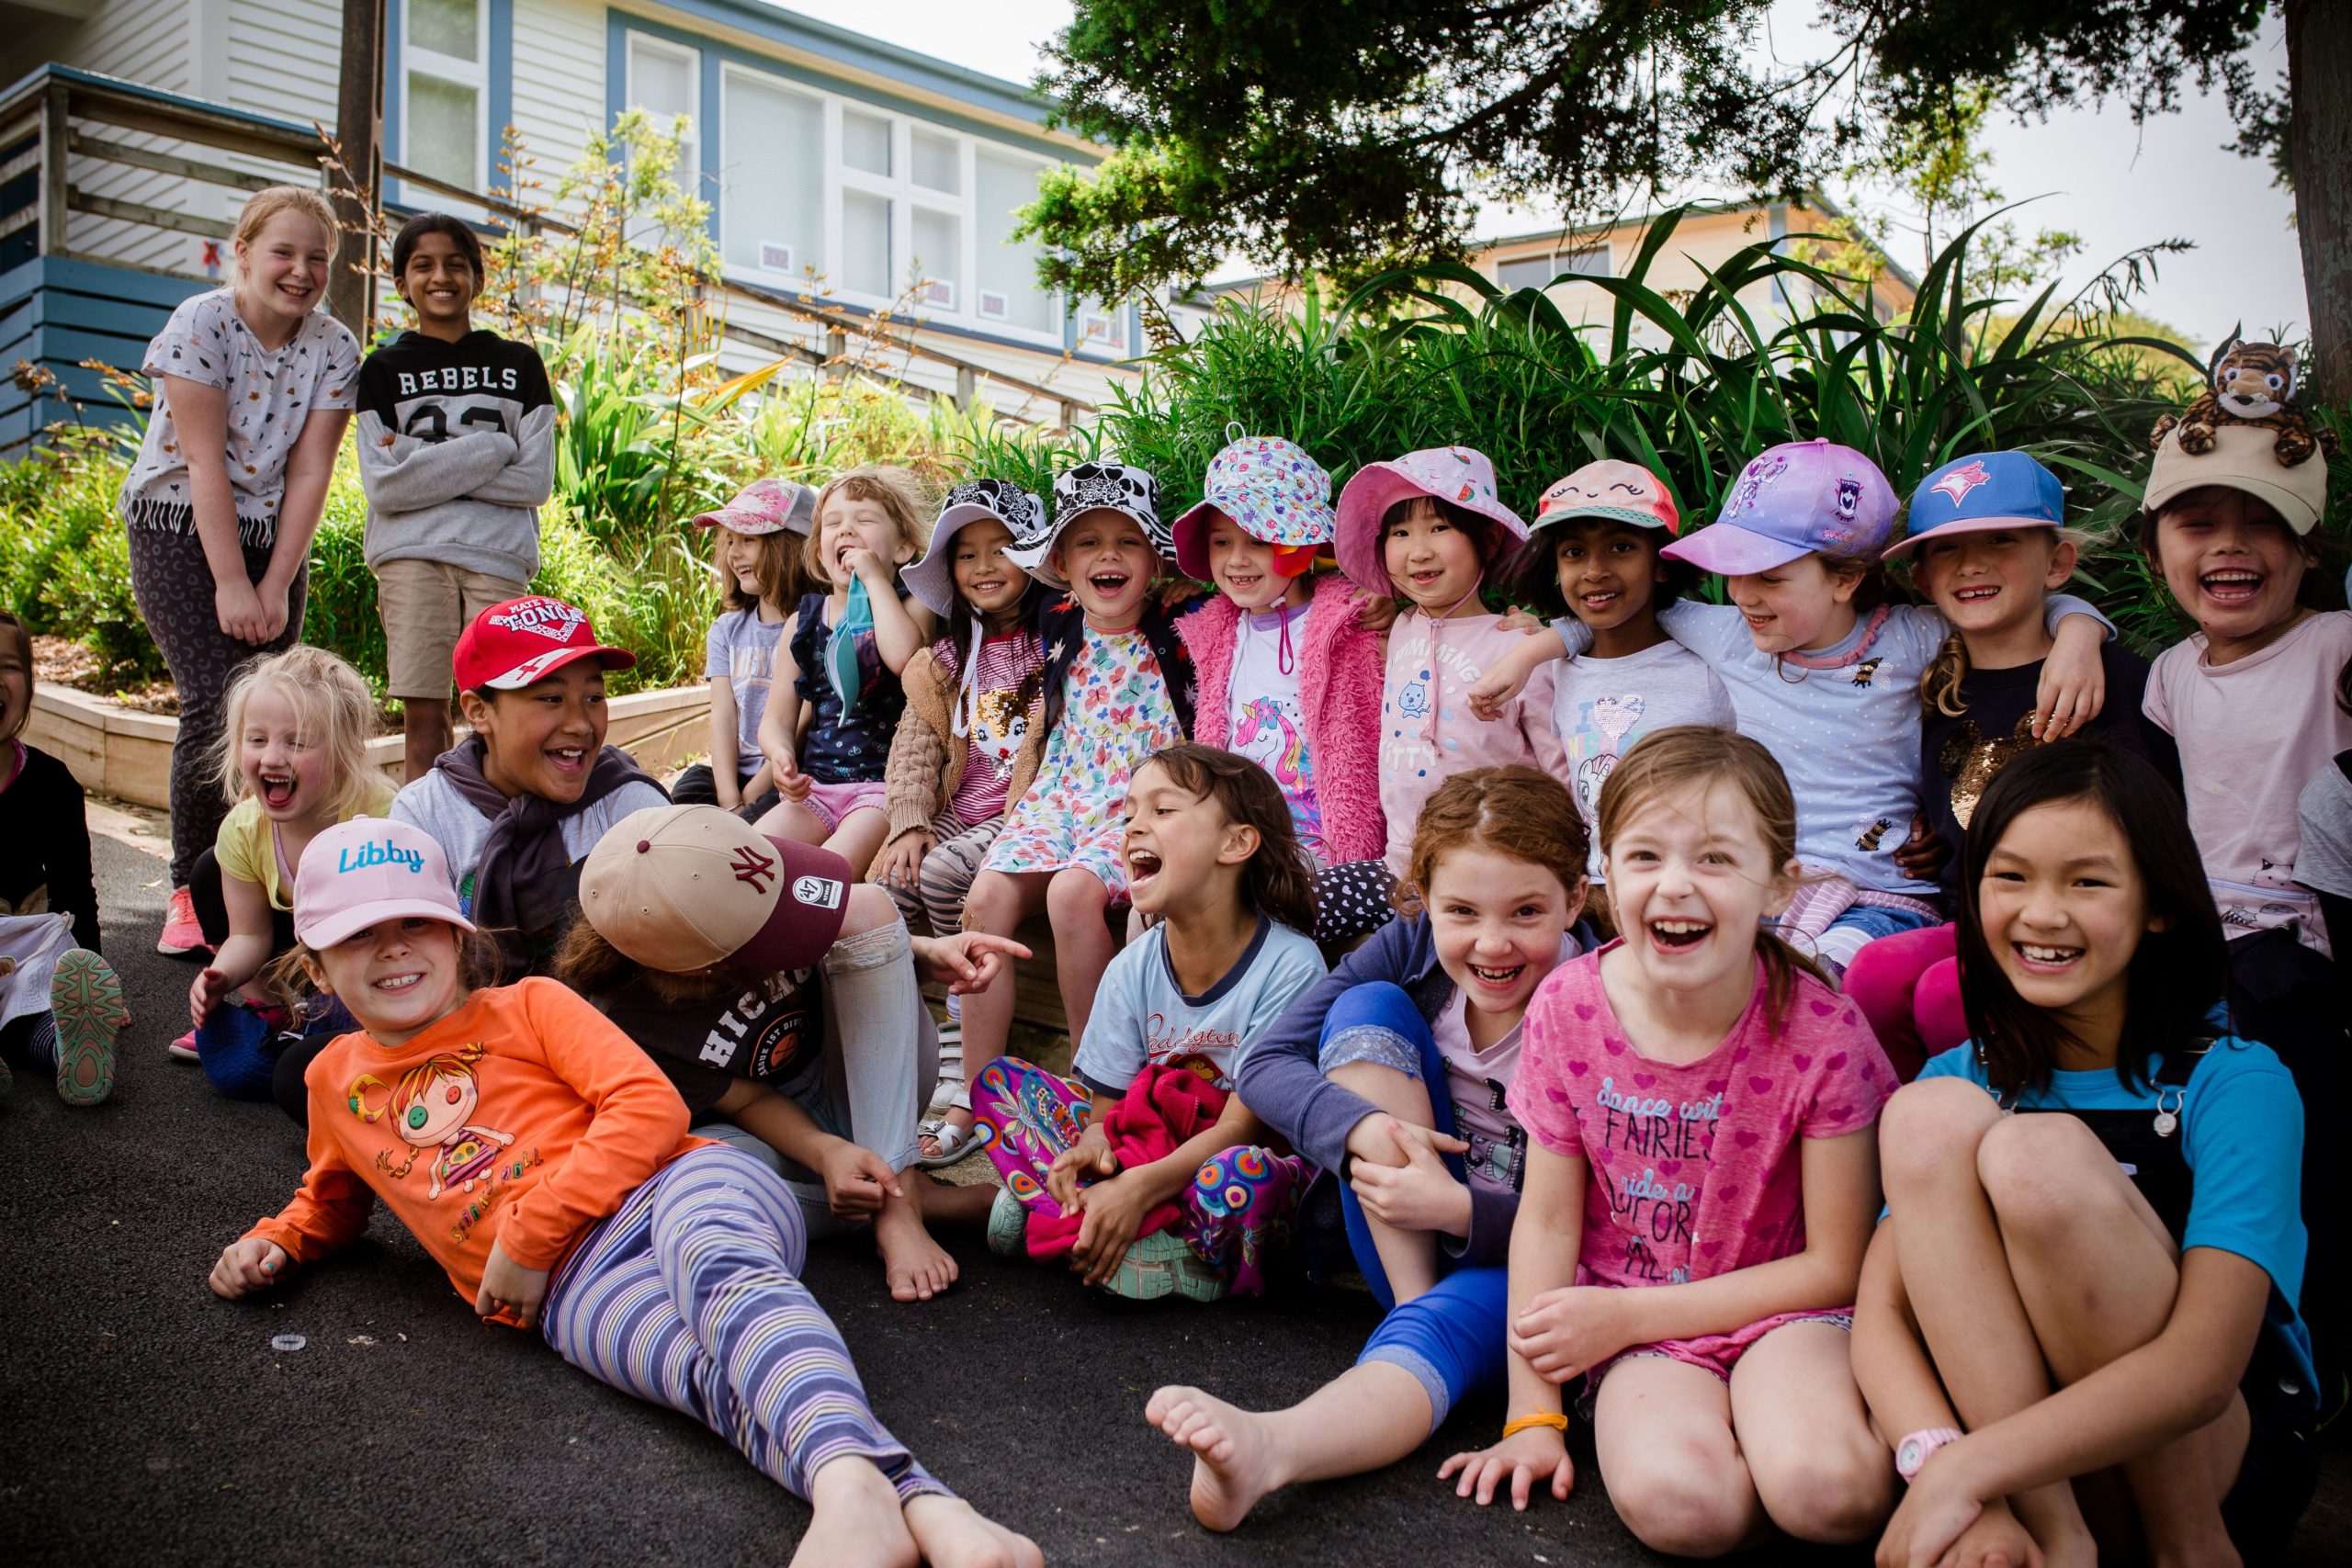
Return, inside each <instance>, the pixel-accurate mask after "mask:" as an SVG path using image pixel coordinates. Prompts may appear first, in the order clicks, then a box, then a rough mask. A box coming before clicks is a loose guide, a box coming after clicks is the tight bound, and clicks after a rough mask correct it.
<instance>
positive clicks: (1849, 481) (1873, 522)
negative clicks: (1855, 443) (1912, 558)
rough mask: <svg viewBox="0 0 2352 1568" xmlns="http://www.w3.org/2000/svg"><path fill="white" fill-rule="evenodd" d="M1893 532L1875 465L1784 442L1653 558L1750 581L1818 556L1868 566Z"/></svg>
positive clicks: (1852, 454)
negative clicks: (1696, 526) (1695, 526)
mask: <svg viewBox="0 0 2352 1568" xmlns="http://www.w3.org/2000/svg"><path fill="white" fill-rule="evenodd" d="M1892 532H1894V487H1893V486H1892V485H1889V484H1888V483H1887V482H1886V476H1885V475H1884V474H1883V473H1881V472H1879V468H1878V465H1877V464H1876V463H1873V462H1871V460H1870V459H1869V458H1868V457H1863V456H1862V455H1861V454H1860V452H1857V451H1855V450H1854V449H1853V448H1852V447H1851V446H1838V444H1837V443H1836V442H1834V441H1819V440H1816V441H1788V442H1783V443H1782V444H1781V445H1780V446H1768V447H1766V448H1765V449H1764V450H1763V451H1761V452H1758V454H1757V455H1756V456H1755V457H1751V458H1749V459H1748V462H1747V467H1746V468H1742V469H1741V470H1740V471H1739V479H1737V481H1736V482H1735V483H1734V484H1733V485H1732V487H1731V493H1730V494H1729V495H1728V496H1726V497H1724V509H1723V510H1722V511H1721V512H1719V513H1716V514H1715V520H1714V521H1713V523H1710V524H1709V525H1707V526H1705V527H1704V528H1702V529H1700V530H1698V531H1697V532H1696V533H1692V534H1685V535H1684V536H1682V537H1680V538H1679V539H1677V540H1675V541H1674V543H1672V544H1670V545H1668V546H1667V547H1666V548H1664V549H1662V550H1660V551H1659V552H1658V554H1660V555H1662V556H1665V557H1668V558H1670V559H1673V560H1687V561H1689V562H1690V563H1691V565H1692V566H1695V567H1697V568H1699V570H1702V571H1712V572H1715V573H1717V574H1719V575H1721V576H1724V577H1752V576H1754V575H1755V574H1756V573H1758V572H1759V571H1770V570H1772V569H1773V568H1774V567H1777V566H1786V565H1788V564H1789V563H1790V562H1791V561H1792V560H1799V559H1802V558H1804V557H1806V556H1809V555H1814V554H1816V553H1818V554H1821V555H1825V556H1838V557H1841V558H1847V559H1854V560H1869V561H1874V560H1876V559H1878V558H1879V552H1880V551H1882V550H1883V549H1885V548H1886V538H1887V536H1888V535H1889V534H1890V533H1892Z"/></svg>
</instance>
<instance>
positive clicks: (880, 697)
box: [792, 593, 907, 784]
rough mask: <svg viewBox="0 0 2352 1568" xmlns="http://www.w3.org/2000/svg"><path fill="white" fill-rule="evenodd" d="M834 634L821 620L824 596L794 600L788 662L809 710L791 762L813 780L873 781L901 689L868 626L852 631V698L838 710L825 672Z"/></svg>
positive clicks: (902, 707) (895, 724)
mask: <svg viewBox="0 0 2352 1568" xmlns="http://www.w3.org/2000/svg"><path fill="white" fill-rule="evenodd" d="M902 597H903V596H902ZM840 635H841V634H840V633H839V632H838V631H837V630H836V629H835V628H834V627H833V626H831V625H829V624H828V623H827V621H826V619H825V595H824V594H822V593H811V594H809V595H807V596H806V597H804V598H803V599H802V600H801V601H800V605H799V611H798V618H797V620H796V621H795V622H794V623H793V627H792V661H793V663H794V664H796V665H797V666H798V667H799V671H800V674H799V678H798V679H797V681H795V682H793V687H792V689H793V690H794V691H795V692H797V693H798V694H799V695H800V700H801V701H802V702H804V703H807V704H808V705H809V706H810V707H811V708H812V709H814V710H815V712H814V716H812V717H811V718H810V719H809V733H808V734H807V735H805V736H803V737H802V738H801V741H800V754H799V756H798V758H797V761H798V762H799V764H800V771H801V772H802V773H807V774H808V775H809V777H810V778H812V779H815V780H816V781H817V782H818V783H819V784H865V783H870V782H872V781H874V780H876V779H879V778H880V777H881V776H882V773H883V770H884V769H885V768H887V767H888V765H889V762H890V740H891V738H892V737H893V736H895V735H896V734H897V733H898V731H899V715H900V714H903V713H904V712H906V711H907V689H906V688H905V687H904V686H902V685H900V684H899V677H898V676H896V675H895V674H892V673H891V671H890V667H889V666H888V665H887V664H885V663H883V662H882V650H881V649H879V648H877V647H876V646H875V641H874V632H873V630H872V628H870V627H869V628H867V629H866V630H865V631H862V632H858V633H855V634H854V635H855V637H857V701H856V703H855V704H854V705H852V706H851V707H850V709H849V711H847V712H846V713H844V712H843V711H842V699H841V695H840V694H839V693H837V692H835V691H834V690H833V682H832V681H831V679H830V678H829V677H828V676H827V675H826V673H825V649H826V648H827V647H828V646H829V645H830V644H831V641H832V639H833V638H834V637H838V636H840Z"/></svg>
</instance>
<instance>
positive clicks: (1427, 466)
mask: <svg viewBox="0 0 2352 1568" xmlns="http://www.w3.org/2000/svg"><path fill="white" fill-rule="evenodd" d="M1417 495H1426V496H1429V497H1430V498H1431V499H1433V500H1437V501H1443V502H1450V503H1452V504H1453V505H1455V506H1459V507H1461V508H1462V509H1463V510H1464V511H1465V512H1469V513H1475V514H1476V515H1477V516H1480V517H1484V518H1486V519H1487V521H1488V522H1491V523H1496V524H1499V525H1501V526H1502V528H1503V529H1504V530H1505V531H1506V532H1507V533H1509V534H1510V536H1511V537H1512V538H1513V539H1518V540H1524V539H1525V538H1526V537H1527V525H1526V524H1525V523H1523V522H1521V520H1520V516H1519V513H1516V512H1513V511H1512V510H1511V509H1510V507H1508V506H1505V505H1504V504H1503V503H1502V501H1501V499H1500V498H1499V497H1498V496H1497V494H1496V493H1495V466H1494V465H1493V464H1492V463H1490V462H1488V461H1487V455H1486V454H1485V453H1483V452H1474V451H1472V450H1471V449H1470V448H1469V447H1467V446H1431V447H1428V448H1425V449H1424V450H1422V451H1419V452H1408V453H1406V454H1405V455H1404V456H1403V457H1398V458H1397V459H1395V460H1394V461H1392V462H1386V463H1366V464H1365V465H1364V466H1363V468H1358V469H1357V470H1356V471H1355V474H1354V477H1352V478H1351V479H1349V480H1348V483H1347V488H1346V489H1344V490H1342V491H1340V522H1339V529H1338V540H1337V545H1338V549H1337V554H1338V555H1339V558H1340V570H1341V571H1344V572H1346V573H1347V574H1348V577H1349V579H1350V581H1353V582H1354V583H1355V584H1356V586H1357V587H1359V588H1363V589H1367V590H1369V591H1370V592H1374V593H1378V594H1381V595H1384V596H1386V595H1392V594H1394V593H1395V592H1397V586H1396V584H1395V583H1393V582H1391V581H1389V580H1388V566H1387V562H1386V559H1385V555H1384V553H1383V551H1382V549H1381V547H1380V520H1381V519H1382V518H1383V517H1385V516H1386V515H1387V514H1388V509H1389V508H1390V507H1392V506H1394V505H1396V504H1397V502H1400V501H1410V500H1411V499H1412V498H1413V497H1415V496H1417Z"/></svg>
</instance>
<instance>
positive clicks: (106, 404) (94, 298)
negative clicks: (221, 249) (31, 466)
mask: <svg viewBox="0 0 2352 1568" xmlns="http://www.w3.org/2000/svg"><path fill="white" fill-rule="evenodd" d="M211 287H213V286H212V285H210V284H205V283H194V282H188V281H185V280H183V279H180V278H175V277H162V276H157V275H156V274H154V273H152V272H136V271H133V270H131V269H130V268H128V267H117V266H106V265H101V264H99V263H96V262H85V261H67V260H64V259H62V258H60V257H56V256H42V257H40V258H38V259H36V260H34V261H29V262H27V263H25V264H24V265H21V266H17V267H15V268H12V269H11V270H9V271H7V272H6V273H0V368H13V367H15V366H16V364H17V361H18V360H20V359H21V360H25V361H28V362H29V363H31V364H34V365H38V366H40V367H41V368H43V369H45V370H47V371H48V372H49V373H50V374H51V375H52V376H55V377H56V378H58V379H59V381H60V382H61V383H62V388H61V389H52V390H51V393H50V395H48V396H46V397H39V398H36V397H31V396H28V394H27V393H26V392H25V391H24V390H23V389H20V388H18V387H17V385H16V383H15V381H13V380H0V457H23V456H24V455H25V453H26V452H27V451H28V450H29V444H30V443H31V442H32V441H33V440H34V439H35V438H36V437H37V436H38V435H39V434H40V432H41V431H42V430H43V429H44V428H45V427H47V426H48V425H50V424H51V423H56V422H58V421H61V420H69V421H70V420H71V419H72V418H73V417H74V411H73V410H72V408H71V407H69V406H68V405H67V403H66V401H65V400H64V399H63V398H62V397H60V396H58V395H57V392H58V391H59V390H62V391H63V392H65V393H67V394H70V395H71V396H72V397H73V398H74V399H75V400H78V401H79V402H81V404H82V405H83V407H82V418H83V420H84V421H85V422H86V423H106V424H116V423H127V422H128V421H129V419H130V415H129V413H128V412H125V411H124V410H123V409H122V407H121V406H120V405H119V404H118V403H117V402H116V401H115V400H113V399H112V398H110V397H108V396H107V391H106V383H105V379H104V378H102V377H101V376H100V375H99V374H98V373H97V372H96V371H95V370H85V369H84V368H82V363H81V362H82V361H83V360H85V359H96V360H98V361H100V362H102V363H104V364H107V365H111V366H114V367H116V368H118V369H121V370H130V371H136V370H137V369H138V368H139V363H140V361H141V359H142V358H144V357H145V355H146V353H147V343H148V340H149V339H151V338H153V336H154V335H155V334H156V333H159V332H161V331H163V330H164V321H166V320H168V319H169V318H170V316H171V313H172V310H173V309H174V308H175V307H176V306H177V305H178V304H179V303H180V301H181V300H183V299H187V298H188V297H189V296H191V295H195V294H200V293H202V292H204V291H205V290H206V289H207V288H211Z"/></svg>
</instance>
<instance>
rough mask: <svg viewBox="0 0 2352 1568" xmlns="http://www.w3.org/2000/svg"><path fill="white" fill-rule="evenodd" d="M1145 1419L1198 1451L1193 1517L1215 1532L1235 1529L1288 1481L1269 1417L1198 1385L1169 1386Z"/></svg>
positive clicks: (1156, 1395)
mask: <svg viewBox="0 0 2352 1568" xmlns="http://www.w3.org/2000/svg"><path fill="white" fill-rule="evenodd" d="M1143 1418H1144V1419H1145V1420H1147V1421H1148V1422H1150V1423H1151V1424H1152V1425H1153V1426H1155V1427H1159V1429H1160V1430H1161V1431H1163V1432H1165V1433H1167V1434H1168V1435H1169V1437H1170V1438H1174V1439H1175V1441H1176V1442H1177V1444H1178V1445H1179V1446H1180V1447H1182V1448H1188V1449H1190V1450H1193V1517H1194V1518H1196V1519H1198V1520H1200V1521H1201V1523H1203V1524H1204V1525H1206V1526H1207V1527H1208V1528H1209V1529H1213V1530H1229V1529H1233V1528H1234V1527H1235V1526H1237V1525H1238V1524H1240V1523H1241V1521H1242V1520H1243V1519H1246V1518H1248V1517H1250V1509H1252V1508H1254V1507H1256V1506H1258V1499H1260V1498H1261V1497H1263V1496H1264V1495H1266V1494H1267V1493H1269V1492H1272V1490H1274V1489H1275V1488H1276V1487H1277V1486H1280V1485H1281V1484H1282V1480H1281V1478H1280V1476H1279V1475H1278V1474H1277V1473H1276V1472H1275V1458H1276V1455H1275V1451H1274V1445H1273V1443H1272V1441H1271V1440H1270V1439H1271V1437H1272V1434H1271V1433H1269V1432H1268V1431H1267V1429H1266V1428H1267V1421H1266V1417H1265V1416H1261V1415H1258V1414H1257V1413H1255V1412H1253V1411H1249V1410H1242V1409H1239V1408H1238V1407H1236V1406H1234V1405H1230V1404H1227V1403H1226V1402H1225V1401H1223V1400H1222V1399H1213V1398H1211V1397H1210V1396H1209V1395H1207V1394H1205V1393H1202V1392H1201V1391H1200V1390H1199V1389H1197V1388H1163V1389H1161V1390H1159V1392H1158V1393H1154V1394H1153V1395H1152V1396H1151V1402H1150V1403H1149V1404H1146V1405H1145V1406H1144V1407H1143Z"/></svg>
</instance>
